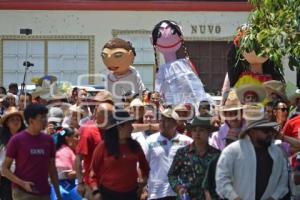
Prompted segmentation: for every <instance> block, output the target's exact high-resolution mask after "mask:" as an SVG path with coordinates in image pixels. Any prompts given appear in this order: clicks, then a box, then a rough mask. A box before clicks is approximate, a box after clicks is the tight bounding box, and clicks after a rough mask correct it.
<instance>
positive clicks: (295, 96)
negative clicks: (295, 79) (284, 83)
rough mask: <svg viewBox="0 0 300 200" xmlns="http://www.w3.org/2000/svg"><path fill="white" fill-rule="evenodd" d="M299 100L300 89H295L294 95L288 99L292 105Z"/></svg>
mask: <svg viewBox="0 0 300 200" xmlns="http://www.w3.org/2000/svg"><path fill="white" fill-rule="evenodd" d="M298 98H300V89H297V90H296V91H295V93H294V94H293V95H292V96H291V97H290V98H289V100H290V102H291V104H292V105H295V104H296V100H297V99H298Z"/></svg>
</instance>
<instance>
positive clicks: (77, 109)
mask: <svg viewBox="0 0 300 200" xmlns="http://www.w3.org/2000/svg"><path fill="white" fill-rule="evenodd" d="M69 111H70V112H76V113H80V114H84V110H83V109H82V108H81V107H80V106H77V105H76V104H74V105H72V106H70V107H69Z"/></svg>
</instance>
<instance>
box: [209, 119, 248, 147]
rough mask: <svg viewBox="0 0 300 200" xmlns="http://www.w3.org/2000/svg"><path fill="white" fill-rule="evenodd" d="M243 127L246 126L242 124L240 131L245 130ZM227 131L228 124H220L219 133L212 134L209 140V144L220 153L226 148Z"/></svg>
mask: <svg viewBox="0 0 300 200" xmlns="http://www.w3.org/2000/svg"><path fill="white" fill-rule="evenodd" d="M245 125H246V124H245V122H243V125H242V128H241V130H243V129H244V128H245ZM229 130H230V128H229V126H228V124H227V123H226V122H225V123H224V124H222V126H221V127H220V129H219V131H216V132H214V133H212V136H211V138H209V144H210V145H211V146H212V147H214V148H216V149H219V150H220V151H222V150H223V149H224V148H225V146H226V136H227V135H228V132H229Z"/></svg>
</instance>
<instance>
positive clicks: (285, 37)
mask: <svg viewBox="0 0 300 200" xmlns="http://www.w3.org/2000/svg"><path fill="white" fill-rule="evenodd" d="M249 2H250V3H251V4H252V5H253V6H254V8H255V9H254V10H253V11H252V12H251V14H250V16H249V24H250V29H249V30H247V31H246V33H245V35H244V36H243V37H242V39H241V42H240V44H241V45H240V49H239V52H238V53H239V55H241V53H242V52H245V51H246V52H250V51H253V50H255V52H256V53H257V55H259V56H267V57H269V58H270V59H271V60H272V61H273V62H274V63H275V65H276V66H277V67H278V68H279V70H280V71H281V73H283V66H282V62H281V61H282V59H283V57H285V56H288V57H289V67H290V69H291V70H295V68H296V69H297V70H300V62H299V61H300V0H249Z"/></svg>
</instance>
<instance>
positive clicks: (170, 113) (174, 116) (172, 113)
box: [161, 108, 179, 121]
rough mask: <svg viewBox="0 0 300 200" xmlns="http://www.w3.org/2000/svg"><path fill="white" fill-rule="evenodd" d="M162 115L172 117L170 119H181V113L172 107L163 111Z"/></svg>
mask: <svg viewBox="0 0 300 200" xmlns="http://www.w3.org/2000/svg"><path fill="white" fill-rule="evenodd" d="M161 115H162V116H164V117H166V118H170V119H174V120H176V121H177V120H179V115H178V114H177V113H176V111H175V110H174V109H171V108H166V109H164V110H163V111H162V112H161Z"/></svg>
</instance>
